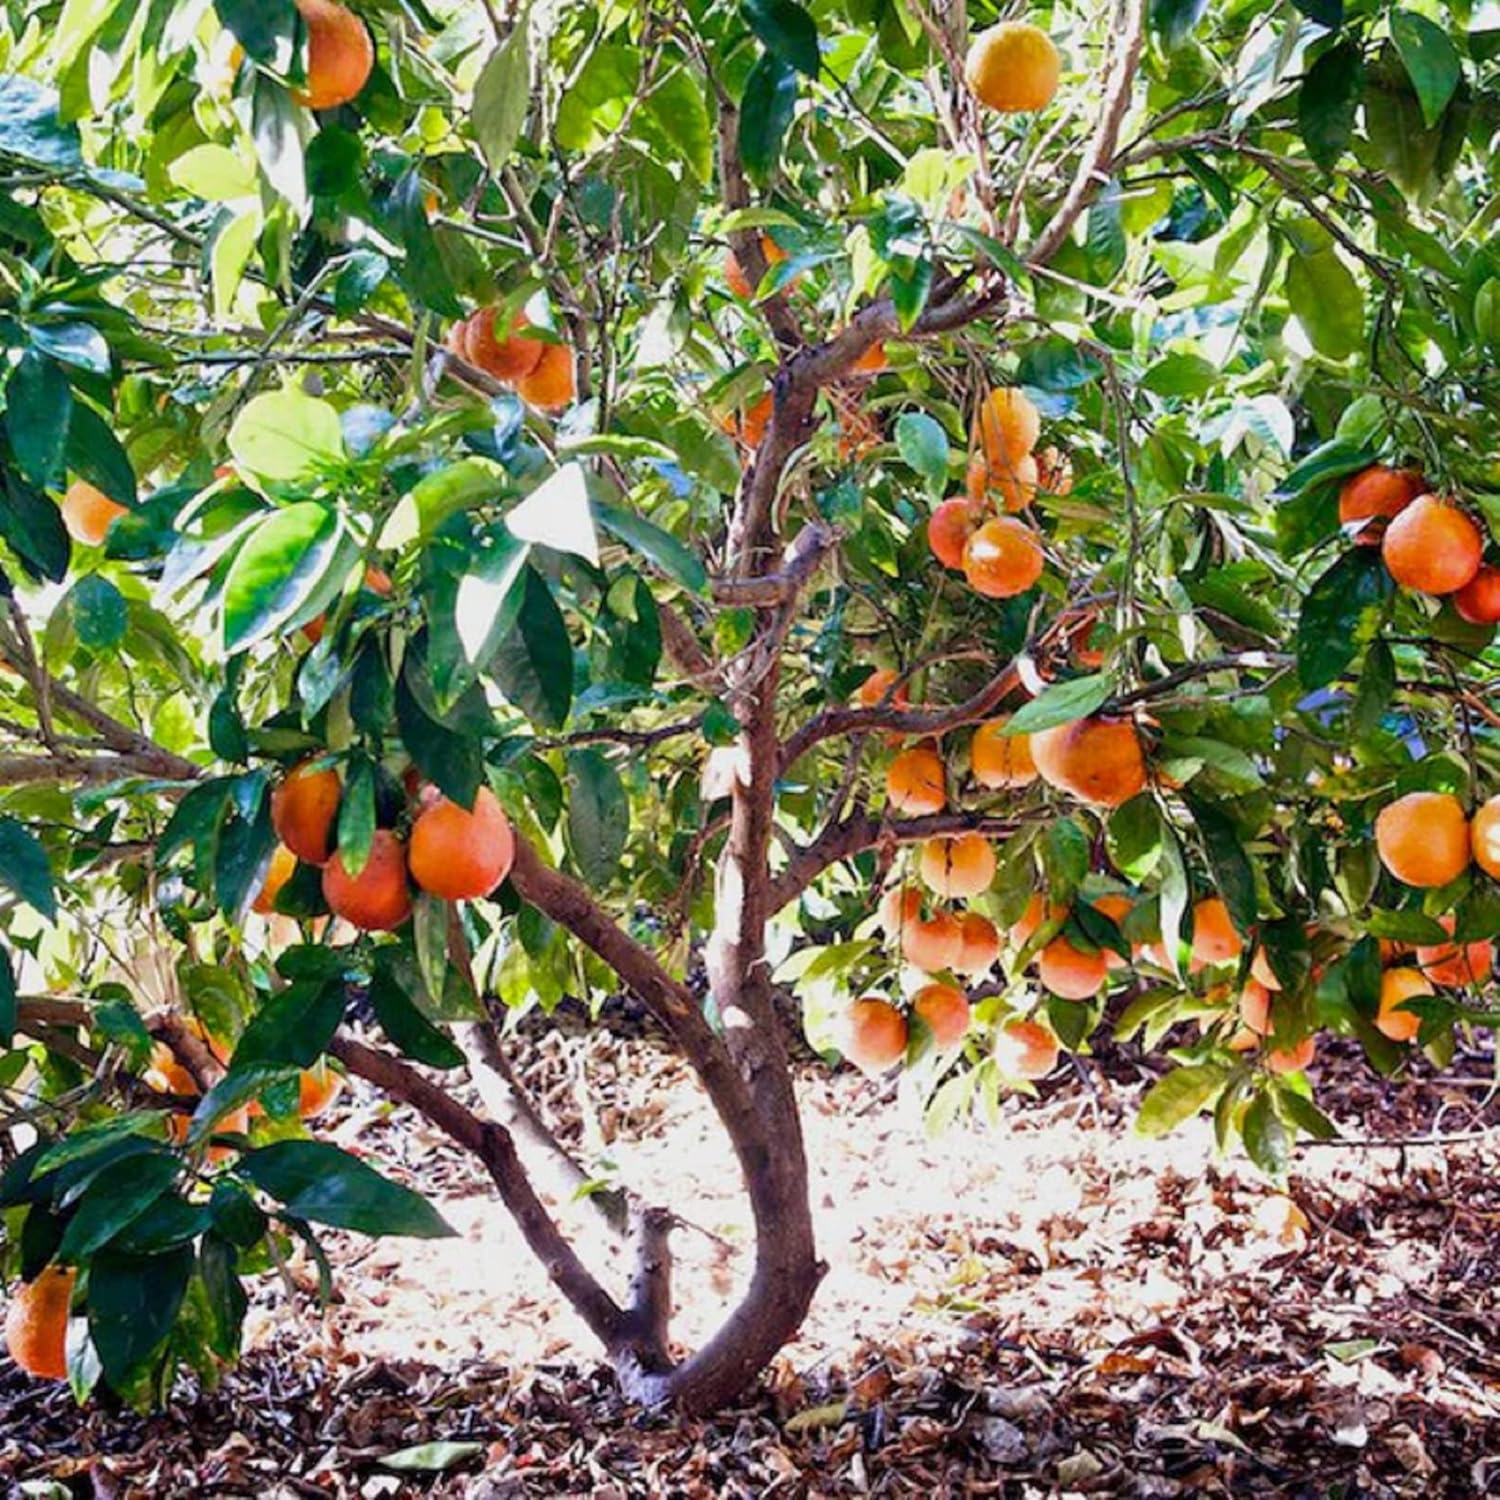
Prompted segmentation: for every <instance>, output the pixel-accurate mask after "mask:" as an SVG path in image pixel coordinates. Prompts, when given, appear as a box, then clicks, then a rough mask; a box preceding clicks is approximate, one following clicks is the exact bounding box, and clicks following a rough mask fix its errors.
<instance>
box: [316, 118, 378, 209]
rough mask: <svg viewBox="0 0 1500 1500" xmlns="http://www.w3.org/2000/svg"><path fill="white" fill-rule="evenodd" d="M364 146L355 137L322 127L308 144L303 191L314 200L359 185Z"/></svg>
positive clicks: (331, 196) (343, 191) (334, 128)
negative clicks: (305, 178)
mask: <svg viewBox="0 0 1500 1500" xmlns="http://www.w3.org/2000/svg"><path fill="white" fill-rule="evenodd" d="M363 161H364V147H363V146H362V145H361V144H360V139H359V137H358V136H357V135H355V134H353V133H352V132H351V131H348V130H341V129H340V128H339V127H338V126H337V125H325V126H324V127H323V128H322V129H321V130H320V131H319V132H318V133H317V134H316V135H315V136H314V137H313V138H312V140H311V141H310V142H309V143H308V147H307V160H306V165H307V190H308V191H309V192H310V193H311V194H312V195H313V196H314V197H315V198H336V197H338V196H339V195H340V194H341V193H346V192H348V191H349V189H350V188H352V187H354V186H356V185H357V184H358V182H359V172H360V167H361V165H362V164H363Z"/></svg>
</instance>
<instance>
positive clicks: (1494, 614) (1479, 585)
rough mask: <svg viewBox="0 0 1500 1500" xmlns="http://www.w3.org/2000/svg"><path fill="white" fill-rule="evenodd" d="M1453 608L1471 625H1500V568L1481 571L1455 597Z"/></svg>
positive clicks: (1481, 565) (1481, 567)
mask: <svg viewBox="0 0 1500 1500" xmlns="http://www.w3.org/2000/svg"><path fill="white" fill-rule="evenodd" d="M1453 607H1454V609H1456V610H1457V611H1458V612H1459V614H1460V615H1462V616H1463V617H1464V619H1466V620H1467V621H1468V622H1469V624H1471V625H1500V568H1494V567H1491V566H1490V564H1489V563H1482V564H1480V568H1479V571H1478V572H1477V573H1476V574H1475V575H1474V576H1473V577H1472V578H1471V579H1470V580H1469V581H1468V582H1467V583H1466V584H1465V585H1464V586H1463V587H1462V588H1461V589H1460V590H1459V591H1458V592H1457V593H1456V594H1455V595H1454V596H1453Z"/></svg>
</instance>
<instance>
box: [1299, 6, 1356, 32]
mask: <svg viewBox="0 0 1500 1500" xmlns="http://www.w3.org/2000/svg"><path fill="white" fill-rule="evenodd" d="M1292 4H1293V5H1295V6H1296V7H1297V9H1298V10H1300V11H1301V12H1302V14H1303V15H1304V16H1306V17H1307V18H1308V19H1309V20H1310V21H1316V22H1317V23H1318V25H1319V26H1326V27H1327V28H1328V29H1329V30H1330V31H1337V30H1338V29H1339V27H1340V26H1342V25H1343V24H1344V0H1292Z"/></svg>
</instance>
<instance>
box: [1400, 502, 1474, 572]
mask: <svg viewBox="0 0 1500 1500" xmlns="http://www.w3.org/2000/svg"><path fill="white" fill-rule="evenodd" d="M1380 555H1381V556H1382V557H1383V558H1384V559H1385V565H1386V568H1387V569H1388V570H1389V572H1390V575H1391V577H1392V578H1394V579H1395V580H1396V582H1397V583H1399V584H1400V585H1401V586H1402V587H1403V588H1408V589H1416V590H1418V592H1420V593H1423V594H1452V593H1455V592H1456V591H1457V590H1459V589H1461V588H1462V587H1463V586H1464V585H1465V584H1466V583H1468V582H1470V581H1471V580H1472V579H1473V577H1474V575H1475V574H1476V573H1477V572H1478V571H1479V564H1480V562H1481V560H1482V559H1483V557H1484V537H1483V536H1482V535H1481V534H1480V530H1479V528H1478V527H1477V526H1476V525H1475V524H1474V523H1473V522H1472V521H1471V520H1470V519H1469V518H1468V516H1466V515H1465V514H1464V513H1463V512H1462V511H1461V510H1459V508H1458V507H1457V506H1456V505H1452V504H1450V503H1449V502H1448V501H1446V500H1440V499H1439V498H1438V497H1437V496H1436V495H1420V496H1418V497H1417V499H1415V500H1413V501H1412V502H1411V504H1410V505H1408V506H1407V507H1406V508H1405V509H1404V510H1403V511H1402V512H1401V514H1400V515H1398V516H1397V517H1396V518H1395V520H1393V521H1392V522H1391V523H1390V525H1389V526H1387V527H1386V530H1385V538H1384V540H1383V541H1382V542H1381V544H1380Z"/></svg>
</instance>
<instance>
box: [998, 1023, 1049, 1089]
mask: <svg viewBox="0 0 1500 1500" xmlns="http://www.w3.org/2000/svg"><path fill="white" fill-rule="evenodd" d="M1057 1057H1058V1046H1057V1038H1056V1037H1055V1036H1053V1035H1052V1033H1051V1032H1050V1031H1048V1030H1047V1028H1046V1027H1045V1026H1043V1025H1042V1024H1041V1023H1040V1022H1038V1021H1012V1022H1011V1023H1010V1025H1009V1026H1005V1027H1002V1028H1001V1030H1000V1033H999V1035H998V1036H996V1038H995V1062H996V1064H997V1065H998V1066H999V1069H1000V1073H1001V1076H1002V1077H1005V1078H1030V1079H1037V1078H1045V1077H1046V1076H1047V1075H1048V1074H1049V1073H1050V1072H1051V1071H1052V1070H1053V1068H1055V1067H1056V1066H1057Z"/></svg>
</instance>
